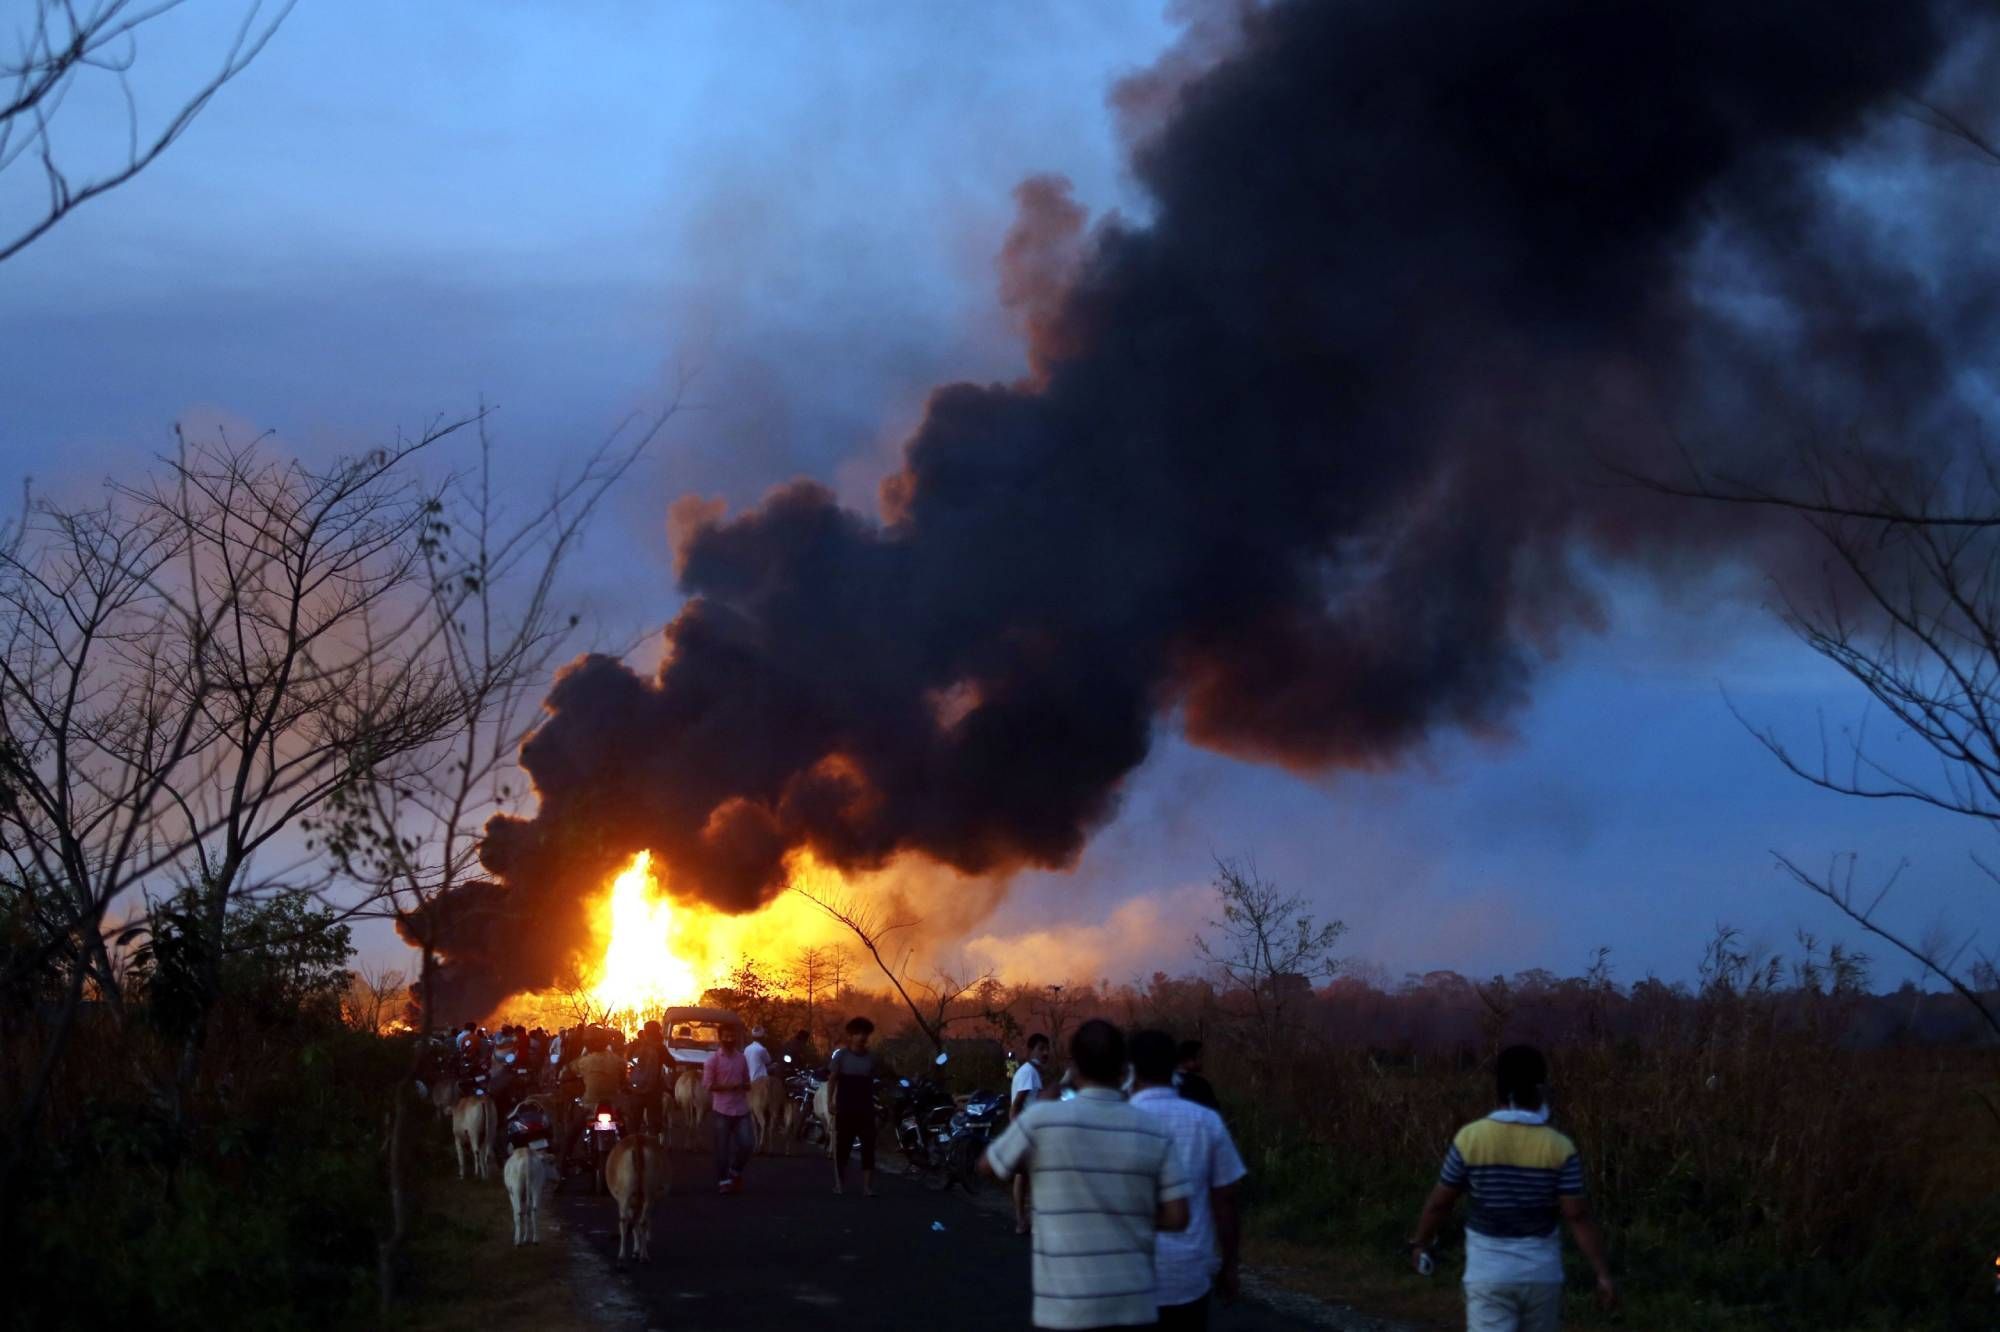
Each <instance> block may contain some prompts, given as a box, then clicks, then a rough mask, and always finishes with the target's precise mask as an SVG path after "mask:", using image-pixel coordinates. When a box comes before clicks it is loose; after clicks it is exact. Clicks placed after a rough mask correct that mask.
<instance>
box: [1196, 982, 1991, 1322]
mask: <svg viewBox="0 0 2000 1332" xmlns="http://www.w3.org/2000/svg"><path fill="white" fill-rule="evenodd" d="M1664 1016H1665V1018H1670V1019H1671V1021H1670V1022H1665V1021H1663V1025H1662V1026H1661V1027H1660V1028H1659V1029H1658V1030H1656V1031H1653V1032H1651V1033H1649V1034H1648V1035H1647V1036H1646V1037H1645V1038H1644V1039H1635V1038H1632V1037H1629V1036H1626V1037H1621V1038H1619V1039H1616V1040H1613V1039H1610V1038H1605V1039H1602V1040H1584V1041H1579V1042H1576V1043H1574V1044H1571V1045H1569V1046H1566V1047H1559V1048H1557V1049H1556V1050H1555V1051H1554V1052H1553V1053H1552V1063H1553V1066H1554V1077H1555V1105H1556V1112H1557V1122H1558V1125H1559V1126H1560V1127H1562V1128H1563V1129H1564V1130H1565V1131H1566V1132H1568V1133H1570V1134H1571V1135H1572V1136H1573V1137H1575V1138H1576V1139H1577V1141H1578V1144H1579V1146H1580V1148H1581V1150H1582V1153H1583V1156H1584V1161H1585V1166H1586V1171H1587V1174H1588V1176H1589V1180H1590V1188H1591V1193H1592V1197H1593V1199H1594V1202H1595V1205H1596V1207H1597V1210H1598V1212H1599V1214H1600V1216H1601V1217H1602V1218H1603V1220H1604V1221H1605V1223H1606V1227H1607V1231H1608V1234H1609V1237H1610V1242H1611V1245H1612V1249H1613V1262H1614V1265H1615V1266H1616V1267H1617V1268H1618V1271H1619V1275H1620V1279H1621V1283H1622V1284H1623V1286H1624V1287H1625V1289H1626V1291H1627V1296H1628V1305H1629V1308H1628V1312H1627V1315H1626V1318H1625V1322H1624V1325H1625V1326H1644V1327H1647V1328H1652V1329H1661V1330H1664V1329H1674V1328H1706V1329H1716V1330H1717V1332H1721V1330H1723V1329H1737V1328H1753V1327H1754V1328H1789V1327H1813V1328H1816V1329H1820V1328H1885V1329H1886V1328H1897V1329H1903V1328H1923V1327H1940V1328H1944V1327H1962V1326H1964V1327H1970V1326H1982V1327H1983V1326H1987V1325H1988V1322H1990V1318H1991V1312H1992V1305H1993V1295H1992V1276H1991V1271H1992V1269H1991V1264H1992V1261H1993V1254H1994V1253H1995V1252H1996V1251H2000V1129H1996V1126H1995V1123H1994V1120H1993V1118H1992V1117H1991V1115H1990V1113H1989V1112H1988V1110H1987V1108H1986V1105H1985V1101H1984V1099H1983V1094H1985V1093H1990V1092H1991V1091H1992V1090H1993V1088H1994V1086H1995V1076H1994V1074H1995V1070H1994V1062H1993V1055H1992V1053H1991V1052H1986V1051H1978V1050H1966V1049H1953V1050H1939V1049H1930V1050H1894V1049H1891V1050H1856V1049H1851V1048H1848V1047H1846V1046H1845V1045H1843V1044H1841V1043H1840V1042H1839V1041H1838V1040H1837V1039H1835V1038H1834V1036H1833V1035H1832V1034H1831V1033H1832V1032H1833V1031H1834V1030H1835V1029H1834V1027H1833V1026H1832V1025H1830V1024H1827V1025H1822V1024H1818V1023H1815V1022H1812V1021H1801V1020H1800V1017H1799V1014H1798V1012H1797V1011H1796V1008H1793V1009H1790V1010H1787V1009H1786V1007H1785V1006H1784V1005H1783V1004H1781V1003H1779V1002H1777V1001H1776V1000H1774V999H1770V998H1768V997H1763V996H1757V995H1742V994H1734V995H1711V996H1706V997H1702V998H1689V999H1687V1000H1686V1001H1685V1003H1684V1004H1683V1005H1682V1006H1681V1007H1680V1008H1679V1009H1678V1010H1677V1011H1675V1012H1674V1013H1672V1014H1668V1015H1664ZM1211 1049H1212V1051H1213V1053H1212V1055H1211V1058H1210V1064H1211V1067H1212V1069H1213V1071H1214V1072H1215V1073H1216V1074H1217V1075H1218V1076H1217V1081H1218V1083H1219V1084H1220V1085H1222V1086H1224V1087H1225V1088H1231V1089H1235V1090H1237V1091H1238V1092H1239V1093H1240V1092H1241V1091H1244V1090H1248V1089H1251V1088H1261V1089H1262V1090H1261V1092H1259V1093H1257V1094H1253V1095H1249V1096H1241V1095H1239V1096H1238V1097H1237V1098H1236V1101H1235V1105H1234V1110H1233V1114H1232V1119H1233V1124H1234V1127H1235V1128H1236V1130H1237V1133H1238V1136H1239V1141H1240V1142H1241V1143H1242V1146H1243V1148H1244V1153H1245V1157H1246V1160H1247V1161H1248V1163H1249V1165H1250V1168H1251V1172H1252V1184H1251V1189H1252V1194H1251V1207H1250V1210H1249V1213H1248V1219H1249V1225H1250V1227H1251V1232H1252V1234H1253V1236H1255V1237H1256V1239H1257V1242H1258V1245H1259V1248H1258V1249H1257V1250H1256V1252H1257V1253H1259V1254H1261V1255H1263V1257H1262V1258H1261V1261H1263V1262H1265V1263H1267V1264H1272V1265H1275V1266H1278V1267H1281V1268H1284V1269H1287V1271H1288V1272H1289V1273H1290V1274H1291V1275H1290V1276H1289V1278H1288V1281H1289V1283H1290V1284H1297V1285H1300V1286H1301V1288H1303V1289H1306V1290H1307V1291H1308V1293H1317V1294H1323V1295H1325V1296H1326V1297H1328V1298H1334V1299H1339V1300H1342V1301H1344V1302H1346V1303H1350V1304H1354V1305H1356V1306H1358V1307H1362V1308H1365V1309H1368V1310H1370V1311H1371V1312H1376V1313H1381V1314H1385V1315H1398V1314H1401V1315H1403V1316H1408V1317H1411V1318H1416V1319H1449V1317H1450V1316H1451V1307H1452V1300H1453V1298H1454V1297H1455V1290H1454V1289H1453V1288H1452V1286H1451V1284H1450V1282H1449V1280H1445V1281H1442V1282H1440V1283H1439V1284H1438V1286H1437V1287H1435V1288H1428V1289H1427V1288H1426V1287H1425V1286H1424V1285H1423V1284H1421V1283H1418V1282H1417V1281H1416V1280H1415V1279H1414V1278H1412V1277H1405V1276H1404V1274H1403V1270H1402V1268H1401V1264H1400V1255H1399V1252H1398V1248H1399V1245H1400V1242H1401V1240H1402V1239H1403V1237H1404V1236H1406V1235H1407V1234H1408V1233H1409V1229H1410V1227H1411V1225H1412V1224H1413V1222H1414V1219H1415V1214H1416V1211H1417V1208H1418V1205H1419V1203H1420V1202H1421V1201H1422V1198H1423V1195H1424V1193H1425V1192H1426V1191H1427V1189H1428V1188H1429V1185H1430V1183H1431V1182H1432V1180H1434V1179H1435V1175H1436V1170H1437V1163H1438V1161H1439V1159H1440V1158H1441V1157H1442V1154H1443V1151H1444V1147H1445V1145H1446V1144H1447V1143H1448V1142H1449V1141H1450V1139H1451V1135H1452V1133H1453V1132H1454V1131H1455V1129H1456V1128H1457V1127H1458V1126H1459V1125H1460V1124H1462V1123H1464V1122H1466V1121H1467V1120H1470V1119H1472V1118H1476V1117H1477V1116H1479V1115H1481V1114H1483V1113H1485V1112H1486V1111H1487V1110H1488V1109H1490V1099H1491V1096H1492V1092H1491V1090H1490V1086H1491V1084H1490V1074H1489V1073H1488V1072H1487V1071H1486V1070H1485V1069H1484V1068H1482V1067H1478V1066H1476V1065H1475V1066H1471V1067H1462V1066H1461V1065H1460V1064H1459V1063H1458V1062H1457V1061H1450V1060H1442V1059H1441V1060H1438V1061H1436V1062H1434V1063H1420V1064H1419V1066H1418V1067H1414V1068H1411V1067H1399V1068H1393V1069H1382V1068H1378V1067H1376V1066H1375V1064H1373V1063H1371V1062H1370V1060H1369V1059H1368V1057H1367V1055H1366V1052H1364V1051H1358V1050H1345V1049H1332V1048H1329V1049H1321V1050H1319V1051H1316V1052H1303V1053H1301V1054H1300V1055H1299V1056H1298V1057H1296V1058H1294V1059H1292V1060H1290V1061H1289V1063H1288V1066H1287V1068H1286V1069H1285V1076H1284V1077H1283V1078H1282V1079H1271V1078H1267V1077H1263V1076H1260V1074H1261V1072H1262V1071H1261V1070H1259V1069H1256V1068H1253V1067H1249V1066H1237V1065H1236V1064H1235V1062H1234V1061H1233V1060H1232V1057H1231V1052H1230V1050H1229V1049H1228V1048H1227V1047H1226V1046H1223V1047H1220V1048H1218V1047H1215V1046H1212V1047H1211ZM1456 1259H1457V1253H1456V1251H1455V1250H1454V1249H1452V1248H1451V1247H1449V1246H1448V1247H1447V1250H1446V1264H1445V1269H1444V1274H1441V1275H1445V1274H1450V1273H1454V1272H1455V1271H1456ZM1582 1275H1583V1274H1582V1272H1581V1270H1580V1267H1574V1268H1573V1270H1572V1276H1573V1278H1575V1279H1576V1280H1577V1282H1578V1284H1579V1285H1580V1286H1581V1287H1582V1288H1583V1289H1587V1285H1588V1283H1587V1282H1583V1281H1582ZM1579 1294H1581V1291H1579ZM1968 1319H1974V1320H1977V1319H1986V1320H1988V1322H1979V1321H1971V1322H1968V1321H1967V1320H1968ZM1599 1321H1600V1320H1599V1319H1597V1318H1595V1317H1594V1316H1593V1315H1591V1314H1590V1313H1589V1312H1588V1311H1587V1310H1585V1309H1584V1308H1583V1307H1582V1305H1581V1303H1580V1302H1579V1303H1575V1304H1574V1305H1573V1307H1572V1309H1571V1322H1572V1323H1573V1324H1574V1325H1576V1326H1580V1327H1588V1326H1592V1325H1595V1324H1597V1323H1598V1322H1599Z"/></svg>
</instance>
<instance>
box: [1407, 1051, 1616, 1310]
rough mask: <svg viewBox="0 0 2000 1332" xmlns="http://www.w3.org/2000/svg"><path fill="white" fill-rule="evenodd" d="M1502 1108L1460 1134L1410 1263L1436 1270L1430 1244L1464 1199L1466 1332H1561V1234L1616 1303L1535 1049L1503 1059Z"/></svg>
mask: <svg viewBox="0 0 2000 1332" xmlns="http://www.w3.org/2000/svg"><path fill="white" fill-rule="evenodd" d="M1495 1072H1496V1074H1497V1080H1498V1082H1499V1090H1500V1103H1501V1106H1502V1108H1501V1109H1499V1110H1495V1111H1494V1112H1493V1113H1492V1114H1490V1115H1488V1116H1487V1117H1486V1118H1484V1119H1480V1120H1475V1121H1474V1122H1472V1123H1470V1124H1467V1125H1466V1126H1465V1127H1464V1128H1462V1129H1460V1130H1459V1131H1458V1135H1457V1136H1456V1137H1455V1138H1453V1139H1452V1143H1451V1149H1450V1150H1449V1151H1447V1152H1446V1153H1445V1158H1444V1169H1443V1170H1442V1171H1440V1172H1439V1174H1438V1182H1437V1187H1436V1188H1434V1189H1432V1190H1431V1196H1430V1198H1429V1200H1428V1201H1427V1202H1425V1204H1424V1210H1423V1215H1422V1216H1421V1217H1419V1218H1418V1220H1417V1233H1416V1235H1415V1236H1414V1237H1413V1238H1412V1239H1411V1240H1410V1256H1411V1259H1412V1261H1413V1262H1414V1263H1415V1264H1416V1265H1417V1268H1418V1270H1419V1271H1427V1270H1428V1265H1427V1264H1428V1254H1429V1251H1430V1246H1431V1242H1432V1241H1433V1240H1434V1239H1435V1238H1436V1237H1437V1233H1438V1230H1439V1229H1440V1228H1441V1227H1442V1226H1443V1225H1444V1222H1445V1218H1447V1217H1448V1216H1450V1214H1451V1209H1452V1207H1453V1206H1454V1205H1455V1204H1456V1203H1457V1202H1458V1200H1459V1198H1460V1197H1461V1196H1462V1195H1470V1199H1471V1201H1470V1204H1469V1206H1468V1208H1467V1214H1466V1218H1465V1326H1466V1328H1467V1332H1554V1329H1555V1328H1556V1326H1557V1325H1558V1324H1559V1323H1560V1322H1561V1318H1562V1289H1563V1265H1562V1233H1561V1229H1560V1226H1559V1222H1562V1221H1567V1222H1569V1228H1570V1233H1571V1234H1572V1235H1574V1236H1575V1237H1576V1247H1577V1248H1578V1249H1580V1250H1582V1251H1583V1256H1584V1257H1585V1258H1586V1259H1588V1260H1589V1261H1590V1265H1591V1267H1592V1268H1593V1269H1594V1270H1595V1271H1596V1273H1597V1299H1598V1303H1599V1304H1601V1305H1603V1306H1604V1307H1605V1308H1607V1309H1608V1308H1611V1307H1612V1306H1614V1305H1615V1304H1616V1303H1617V1301H1618V1292H1617V1288H1616V1287H1615V1286H1614V1285H1613V1284H1612V1281H1611V1269H1610V1267H1609V1266H1607V1265H1606V1263H1605V1261H1604V1240H1603V1237H1602V1236H1601V1235H1600V1234H1599V1232H1598V1229H1597V1223H1596V1222H1595V1221H1594V1220H1593V1219H1592V1218H1591V1215H1590V1203H1589V1200H1588V1199H1586V1198H1585V1196H1584V1190H1583V1161H1582V1158H1580V1157H1579V1156H1578V1155H1577V1152H1576V1144H1575V1143H1573V1142H1571V1141H1570V1140H1569V1139H1568V1138H1567V1137H1565V1136H1563V1135H1562V1134H1560V1133H1558V1132H1556V1131H1555V1130H1554V1129H1552V1128H1550V1127H1549V1104H1548V1085H1547V1084H1548V1079H1549V1072H1548V1063H1547V1061H1546V1060H1544V1059H1543V1058H1542V1054H1541V1051H1539V1050H1537V1049H1535V1048H1534V1047H1533V1046H1528V1045H1515V1046H1509V1047H1508V1048H1507V1049H1505V1050H1502V1051H1501V1052H1500V1058H1499V1061H1498V1064H1497V1066H1496V1069H1495Z"/></svg>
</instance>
